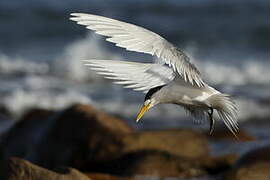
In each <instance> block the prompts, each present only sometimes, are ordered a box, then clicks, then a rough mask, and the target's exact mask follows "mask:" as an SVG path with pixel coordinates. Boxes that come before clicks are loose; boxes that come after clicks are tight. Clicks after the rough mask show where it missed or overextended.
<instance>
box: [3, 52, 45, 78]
mask: <svg viewBox="0 0 270 180" xmlns="http://www.w3.org/2000/svg"><path fill="white" fill-rule="evenodd" d="M48 72H49V65H48V64H47V63H46V62H34V61H28V60H26V59H22V58H11V57H8V56H6V55H4V54H0V73H1V74H21V73H27V74H47V73H48Z"/></svg>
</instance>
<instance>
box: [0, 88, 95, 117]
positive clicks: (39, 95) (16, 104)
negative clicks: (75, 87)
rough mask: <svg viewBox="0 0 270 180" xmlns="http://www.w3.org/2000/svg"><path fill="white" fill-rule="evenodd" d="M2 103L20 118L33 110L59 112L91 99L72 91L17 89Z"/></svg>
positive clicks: (88, 101)
mask: <svg viewBox="0 0 270 180" xmlns="http://www.w3.org/2000/svg"><path fill="white" fill-rule="evenodd" d="M1 101H2V103H3V104H5V106H6V107H7V108H8V109H9V110H10V111H11V112H12V114H14V115H15V116H16V115H17V116H19V115H21V114H22V113H23V112H25V111H26V110H28V109H31V108H45V109H55V110H59V109H63V108H66V107H67V106H69V105H72V104H74V103H84V104H90V103H91V100H90V99H89V97H87V96H86V95H84V94H81V93H79V92H76V91H72V90H69V91H66V92H61V93H53V92H50V91H40V90H37V91H35V90H30V91H29V90H23V89H16V90H13V91H12V92H11V93H10V94H9V95H6V96H5V97H4V98H3V99H2V100H1Z"/></svg>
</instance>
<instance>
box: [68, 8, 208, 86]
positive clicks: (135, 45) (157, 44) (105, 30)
mask: <svg viewBox="0 0 270 180" xmlns="http://www.w3.org/2000/svg"><path fill="white" fill-rule="evenodd" d="M71 15H72V16H74V17H71V18H70V19H71V20H73V21H77V23H78V24H81V25H85V26H87V28H88V29H91V30H94V31H95V32H96V33H97V34H100V35H103V36H107V37H108V38H107V39H106V40H107V41H109V42H112V43H115V44H116V46H119V47H123V48H126V49H127V50H130V51H136V52H143V53H148V54H151V55H156V56H157V57H158V58H160V59H161V60H162V62H163V63H166V64H168V65H169V66H170V67H172V69H173V70H174V71H175V72H177V73H179V75H180V76H182V77H183V79H184V80H185V81H186V82H189V83H191V84H192V85H197V86H199V87H202V86H204V82H203V80H202V78H201V76H200V72H199V71H198V70H197V68H196V67H195V66H194V65H193V64H192V63H190V62H189V58H188V57H187V56H186V55H185V54H184V53H183V52H182V51H181V50H179V49H178V48H176V47H175V46H174V45H173V44H171V43H170V42H168V41H167V40H166V39H164V38H163V37H161V36H159V35H158V34H156V33H154V32H151V31H149V30H147V29H145V28H142V27H139V26H136V25H133V24H129V23H125V22H121V21H118V20H114V19H110V18H106V17H102V16H97V15H92V14H84V13H72V14H71Z"/></svg>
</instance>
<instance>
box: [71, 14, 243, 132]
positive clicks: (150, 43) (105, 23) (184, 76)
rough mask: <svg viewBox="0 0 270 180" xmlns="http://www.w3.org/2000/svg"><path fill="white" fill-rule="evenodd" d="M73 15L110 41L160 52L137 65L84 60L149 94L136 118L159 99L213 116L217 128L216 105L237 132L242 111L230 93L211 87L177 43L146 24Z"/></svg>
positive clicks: (133, 63)
mask: <svg viewBox="0 0 270 180" xmlns="http://www.w3.org/2000/svg"><path fill="white" fill-rule="evenodd" d="M71 15H72V16H73V17H71V18H70V19H71V20H73V21H76V22H77V23H78V24H80V25H85V26H86V27H87V28H88V29H91V30H94V31H95V32H96V33H97V34H100V35H103V36H106V37H107V39H106V40H107V41H109V42H112V43H114V44H116V46H119V47H122V48H125V49H127V50H129V51H136V52H142V53H147V54H151V55H155V56H157V57H158V58H159V61H157V62H154V63H137V62H127V61H113V60H95V59H92V60H84V63H85V65H86V66H89V67H90V68H91V69H93V70H95V71H97V72H98V74H101V75H103V76H105V78H109V79H113V80H114V81H115V83H117V84H123V85H124V86H125V87H126V88H132V89H134V90H138V91H144V92H147V94H146V99H145V102H144V106H143V108H142V110H141V112H140V113H139V115H138V118H137V120H139V119H140V118H141V116H142V115H143V114H144V112H146V111H147V110H148V109H150V108H151V107H153V106H154V105H156V104H160V103H173V104H178V105H181V106H183V107H184V108H185V109H187V110H188V111H189V112H190V114H191V115H193V116H195V117H200V118H202V117H209V120H210V123H211V124H210V125H211V127H210V128H211V129H210V132H212V131H213V125H214V119H213V116H212V115H213V109H215V110H217V112H218V115H219V117H220V118H221V119H223V121H224V123H225V125H226V126H227V127H228V128H229V130H230V131H231V132H232V133H233V134H234V135H235V133H236V132H237V130H238V124H237V110H236V106H235V104H234V103H233V101H232V100H231V99H230V98H229V96H228V95H226V94H222V93H220V92H219V91H217V90H215V89H214V88H212V87H210V86H209V85H207V84H206V83H205V82H204V81H203V80H202V78H201V76H200V72H199V71H198V70H197V68H196V67H195V66H194V65H193V64H192V63H191V62H190V61H189V58H188V57H187V56H186V55H185V54H184V53H183V52H182V51H181V50H180V49H178V48H177V47H175V46H174V45H173V44H171V43H170V42H168V41H167V40H165V39H164V38H163V37H161V36H159V35H158V34H156V33H154V32H151V31H149V30H147V29H145V28H142V27H139V26H136V25H133V24H129V23H125V22H121V21H118V20H114V19H110V18H106V17H102V16H97V15H92V14H84V13H72V14H71Z"/></svg>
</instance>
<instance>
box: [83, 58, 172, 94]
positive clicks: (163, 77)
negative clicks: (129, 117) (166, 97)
mask: <svg viewBox="0 0 270 180" xmlns="http://www.w3.org/2000/svg"><path fill="white" fill-rule="evenodd" d="M83 62H84V64H85V65H86V66H89V67H90V68H91V69H92V70H95V71H97V73H98V74H100V75H103V76H104V77H105V78H107V79H112V80H114V81H115V82H114V83H115V84H121V85H124V87H125V88H131V89H134V90H137V91H144V92H147V91H148V90H149V89H151V88H153V87H157V86H161V85H164V84H167V83H168V82H170V81H171V80H173V79H174V77H175V73H174V72H173V71H172V70H171V69H170V68H168V67H167V66H164V65H162V64H152V63H135V62H128V61H114V60H95V59H92V60H84V61H83Z"/></svg>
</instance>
